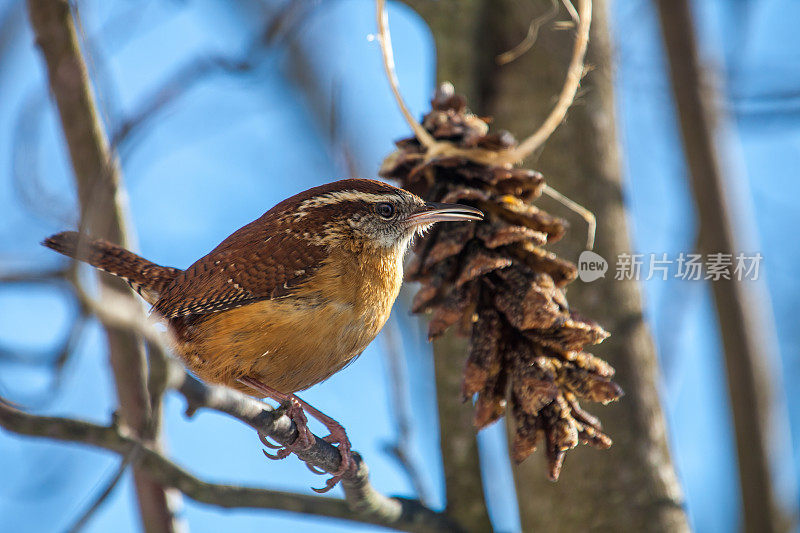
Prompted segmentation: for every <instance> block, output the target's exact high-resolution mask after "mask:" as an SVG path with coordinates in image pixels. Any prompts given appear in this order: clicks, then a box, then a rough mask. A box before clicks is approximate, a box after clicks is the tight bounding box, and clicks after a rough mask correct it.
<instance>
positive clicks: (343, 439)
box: [312, 413, 356, 494]
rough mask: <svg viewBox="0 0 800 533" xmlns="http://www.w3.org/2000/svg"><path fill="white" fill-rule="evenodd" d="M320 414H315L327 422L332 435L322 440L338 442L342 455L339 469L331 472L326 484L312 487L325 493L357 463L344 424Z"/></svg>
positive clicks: (334, 443)
mask: <svg viewBox="0 0 800 533" xmlns="http://www.w3.org/2000/svg"><path fill="white" fill-rule="evenodd" d="M319 415H321V416H317V415H316V414H315V416H316V418H318V419H319V420H320V422H322V423H323V424H325V426H326V427H327V428H328V431H330V435H328V436H327V437H324V438H323V439H322V440H324V441H325V442H327V443H330V444H333V445H337V444H338V449H339V455H340V456H341V463H340V464H339V469H338V470H336V471H335V472H331V476H332V477H331V478H329V479H328V480H327V481H326V482H325V486H324V487H322V488H319V489H317V488H314V487H312V490H314V491H315V492H318V493H320V494H323V493H325V492H328V491H329V490H331V489H332V488H333V487H335V486H336V484H337V483H339V482H340V481H341V480H342V478H343V477H344V475H345V474H346V473H347V471H348V470H350V468H352V467H354V466H355V464H356V463H355V461H354V460H353V454H352V453H351V451H350V450H351V445H350V439H349V438H347V433H346V432H345V430H344V428H343V427H342V425H341V424H339V423H338V422H337V421H335V420H333V419H332V418H330V417H328V416H326V415H322V414H321V413H319ZM312 471H313V470H312Z"/></svg>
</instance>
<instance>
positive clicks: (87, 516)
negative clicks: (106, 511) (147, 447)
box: [67, 444, 142, 533]
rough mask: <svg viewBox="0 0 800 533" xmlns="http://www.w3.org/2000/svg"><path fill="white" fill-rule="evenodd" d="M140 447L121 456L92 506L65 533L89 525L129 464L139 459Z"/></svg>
mask: <svg viewBox="0 0 800 533" xmlns="http://www.w3.org/2000/svg"><path fill="white" fill-rule="evenodd" d="M141 450H142V448H141V446H138V445H136V444H134V445H133V447H132V448H131V449H130V451H129V452H128V453H126V454H124V455H123V457H122V461H121V462H120V464H119V466H118V467H117V469H116V471H115V472H114V475H113V476H111V478H110V479H109V480H108V481H107V482H106V484H105V485H104V486H103V490H101V491H100V492H98V494H97V496H96V497H95V498H94V500H93V501H92V504H91V505H90V506H89V507H88V508H87V509H86V510H85V511H84V512H82V513H81V515H80V516H79V517H78V519H77V520H75V523H74V524H73V525H72V526H70V527H69V528H68V529H67V533H78V531H80V530H81V529H83V528H84V526H86V524H88V523H89V520H91V518H92V516H94V514H95V513H96V512H97V511H98V510H99V509H100V508H101V507H102V506H103V504H104V503H105V502H106V500H107V499H108V497H109V496H111V493H113V492H114V489H115V488H116V486H117V485H118V484H119V481H120V480H121V479H122V475H123V474H124V473H125V471H126V470H127V469H128V466H130V464H131V463H133V462H136V460H138V458H139V454H140V453H141Z"/></svg>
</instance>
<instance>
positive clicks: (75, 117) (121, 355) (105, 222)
mask: <svg viewBox="0 0 800 533" xmlns="http://www.w3.org/2000/svg"><path fill="white" fill-rule="evenodd" d="M27 4H28V14H29V18H30V22H31V26H32V28H33V31H34V33H35V35H36V42H37V44H38V46H39V48H40V49H41V52H42V56H43V58H44V61H45V64H46V67H47V74H48V81H49V85H50V90H51V91H52V94H53V96H54V98H55V101H56V104H57V109H58V113H59V117H60V119H61V128H62V130H63V132H64V137H65V139H66V142H67V147H68V148H69V154H70V161H71V163H72V168H73V171H74V178H75V183H76V185H77V189H78V199H79V200H80V206H81V223H82V225H84V226H85V227H87V228H90V230H91V232H92V233H93V234H95V235H97V236H98V237H102V238H105V239H108V240H110V241H112V242H115V243H119V244H123V245H124V244H125V240H126V237H127V235H126V233H127V232H126V228H125V221H124V213H123V207H122V202H121V182H122V177H121V173H120V170H119V167H118V164H117V161H116V159H115V157H114V154H113V152H112V151H111V149H110V147H109V144H108V140H107V138H106V135H105V132H104V131H103V126H102V124H101V121H100V120H99V116H98V110H97V106H96V105H95V100H94V94H93V92H92V87H91V84H90V82H89V76H88V72H87V67H86V62H85V61H84V58H83V55H82V53H81V47H80V45H79V42H78V35H77V31H76V28H75V21H74V20H73V16H72V13H71V12H70V4H69V2H67V1H66V0H28V2H27ZM101 280H102V285H101V287H102V288H103V289H104V290H107V289H109V288H110V289H115V290H120V289H122V288H124V290H129V289H128V288H127V287H126V285H125V282H124V281H122V280H120V279H111V277H110V276H107V275H106V276H102V277H101ZM106 332H107V338H108V347H109V361H110V363H111V367H112V369H113V371H114V379H115V384H116V389H117V396H118V399H119V410H120V414H121V416H122V419H123V421H124V422H125V424H127V425H128V426H129V427H130V428H131V429H132V430H133V431H135V432H136V433H137V435H139V436H141V437H142V438H145V439H147V440H148V442H153V444H154V445H155V446H157V444H158V441H157V435H155V434H149V433H148V432H149V431H150V430H152V429H153V428H155V426H154V425H153V424H152V421H151V420H150V418H151V416H150V415H151V410H150V401H149V400H150V399H149V395H148V392H147V389H146V379H145V373H146V368H147V361H146V358H145V353H144V349H143V346H142V342H141V340H140V339H138V338H137V337H136V336H135V335H134V334H133V333H131V332H130V331H126V330H119V329H114V328H107V329H106ZM134 482H135V484H136V493H137V497H138V502H139V510H140V513H141V515H142V522H143V524H144V526H145V529H146V530H147V531H148V533H157V532H158V533H171V532H172V531H174V530H175V520H174V517H173V513H172V509H171V505H170V502H169V501H168V499H167V494H166V492H165V491H164V490H163V488H162V487H160V486H159V485H158V484H157V483H154V482H153V481H152V478H150V477H148V476H141V475H139V473H138V472H137V471H136V470H134Z"/></svg>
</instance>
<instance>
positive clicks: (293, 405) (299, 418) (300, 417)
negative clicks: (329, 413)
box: [239, 377, 314, 459]
mask: <svg viewBox="0 0 800 533" xmlns="http://www.w3.org/2000/svg"><path fill="white" fill-rule="evenodd" d="M239 382H240V383H243V384H245V385H247V386H249V387H251V388H253V389H255V390H257V391H258V392H260V393H261V394H263V395H265V396H267V397H269V398H272V399H273V400H275V401H277V402H279V403H280V404H281V408H284V409H285V414H286V416H288V417H289V419H290V420H292V421H293V422H294V423H295V425H296V426H297V438H296V439H295V441H294V442H293V443H291V444H289V445H286V446H275V445H274V444H271V443H270V442H269V441H268V440H267V437H266V436H265V435H262V434H260V433H259V435H258V437H259V439H261V442H262V443H263V444H264V445H265V446H268V447H270V448H273V449H277V450H278V451H277V453H276V454H275V455H270V454H268V453H267V452H266V451H265V452H264V455H266V456H267V457H269V458H270V459H285V458H286V457H288V456H289V454H290V453H292V452H294V451H297V450H307V449H308V448H310V447H311V446H312V445H313V444H314V435H313V434H312V433H311V430H310V429H308V419H307V418H306V415H305V413H304V412H303V407H302V405H301V404H300V401H299V400H298V398H297V397H296V396H295V395H294V394H285V393H283V392H280V391H278V390H275V389H273V388H272V387H269V386H267V385H265V384H264V383H261V382H260V381H258V380H257V379H253V378H249V377H243V378H239Z"/></svg>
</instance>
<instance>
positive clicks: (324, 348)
mask: <svg viewBox="0 0 800 533" xmlns="http://www.w3.org/2000/svg"><path fill="white" fill-rule="evenodd" d="M482 217H483V214H482V213H481V212H480V211H479V210H478V209H475V208H473V207H469V206H464V205H458V204H439V203H431V202H425V201H424V200H422V198H420V197H418V196H416V195H414V194H412V193H410V192H408V191H405V190H403V189H399V188H397V187H393V186H391V185H388V184H386V183H383V182H379V181H374V180H367V179H347V180H342V181H336V182H333V183H329V184H327V185H322V186H319V187H314V188H312V189H309V190H307V191H305V192H301V193H299V194H297V195H295V196H292V197H291V198H288V199H286V200H284V201H282V202H280V203H279V204H277V205H276V206H275V207H273V208H272V209H270V210H269V211H267V212H266V213H264V215H262V216H261V217H260V218H258V219H257V220H255V221H253V222H251V223H250V224H247V225H246V226H244V227H242V228H241V229H239V230H237V231H236V232H234V233H233V234H231V235H230V236H229V237H228V238H227V239H225V240H224V241H222V243H220V244H219V246H217V247H216V248H214V249H213V250H212V251H211V252H210V253H209V254H208V255H206V256H204V257H202V258H200V259H199V260H198V261H197V262H195V263H194V264H193V265H191V266H190V267H189V268H187V269H186V270H180V269H177V268H171V267H164V266H160V265H157V264H155V263H151V262H150V261H148V260H146V259H144V258H142V257H140V256H138V255H136V254H134V253H132V252H130V251H128V250H126V249H124V248H122V247H120V246H117V245H114V244H112V243H109V242H107V241H102V240H91V239H88V238H86V237H84V236H81V235H79V234H78V233H76V232H70V231H67V232H62V233H58V234H56V235H53V236H52V237H49V238H47V239H46V240H45V241H44V242H43V244H44V245H45V246H47V247H48V248H51V249H53V250H55V251H57V252H60V253H62V254H64V255H67V256H70V257H73V258H75V259H78V260H81V261H85V262H87V263H89V264H90V265H92V266H95V267H97V268H99V269H101V270H104V271H106V272H109V273H111V274H114V275H116V276H119V277H121V278H123V279H125V280H126V281H127V282H128V283H129V284H130V286H131V287H132V288H133V289H134V290H135V291H136V292H137V293H138V294H139V295H140V296H142V298H144V299H145V300H146V301H147V302H148V303H150V304H151V305H152V306H153V307H152V311H153V313H156V314H157V316H158V317H160V318H162V319H163V320H164V321H166V323H167V324H168V328H169V330H170V333H171V334H172V335H171V337H172V338H173V343H174V350H175V352H176V353H177V354H178V355H179V356H180V357H181V359H182V360H183V361H184V363H185V364H186V366H187V367H188V368H189V370H191V371H192V372H193V373H194V374H196V375H197V376H198V377H199V378H200V379H202V380H204V381H206V382H209V383H214V384H222V385H226V386H228V387H232V388H234V389H237V390H239V391H242V392H245V393H247V394H250V395H253V396H256V397H270V398H273V399H275V400H277V401H278V402H281V403H286V406H287V414H288V416H290V417H291V418H292V419H293V420H294V422H295V423H296V425H297V428H298V432H299V433H298V438H297V440H296V441H295V442H294V443H293V444H291V445H290V446H287V447H285V448H283V449H282V450H281V451H280V452H279V453H278V456H277V457H279V458H283V457H286V456H287V455H288V454H289V453H291V452H292V451H296V450H297V449H302V448H307V447H308V446H310V445H311V444H313V436H311V433H310V431H309V430H308V428H307V426H306V418H305V414H304V411H305V412H306V413H308V414H310V415H312V416H314V417H315V418H317V419H319V420H320V421H321V422H322V423H323V424H325V426H326V427H327V428H328V430H329V431H330V433H331V434H330V435H329V436H328V437H326V438H325V440H326V441H328V442H331V443H333V444H338V445H339V452H340V454H341V456H342V461H341V466H340V468H339V470H338V471H337V472H333V475H334V477H333V478H331V479H330V480H328V483H327V487H326V489H324V490H328V489H330V488H331V487H333V486H334V485H335V484H336V482H338V480H339V479H341V476H342V475H343V474H344V473H345V472H346V471H347V470H348V468H349V467H350V466H351V464H352V459H351V454H350V443H349V440H348V439H347V435H346V433H345V431H344V429H343V428H342V426H341V425H339V424H338V423H337V422H336V421H335V420H333V419H332V418H330V417H328V416H326V415H324V414H323V413H321V412H320V411H318V410H317V409H315V408H314V407H312V406H311V405H309V404H307V403H306V402H304V401H303V400H301V399H300V398H298V397H297V396H296V395H295V393H296V392H298V391H302V390H304V389H307V388H308V387H310V386H312V385H314V384H316V383H319V382H321V381H323V380H325V379H327V378H328V377H330V376H331V375H333V374H334V373H336V372H338V371H339V370H341V369H342V368H344V367H345V366H346V365H347V364H348V363H350V362H351V361H352V360H353V359H354V358H355V357H357V356H358V355H359V354H361V352H362V351H364V349H365V348H366V347H367V345H368V344H369V343H370V342H371V341H372V340H373V339H374V338H375V336H376V335H377V334H378V332H379V331H380V330H381V328H382V327H383V325H384V324H385V323H386V320H387V318H388V317H389V312H390V310H391V307H392V304H393V303H394V301H395V298H397V294H398V292H399V290H400V285H401V283H402V279H403V256H404V254H405V252H406V250H407V249H408V247H409V243H410V242H411V240H412V238H413V237H414V235H415V233H418V232H422V231H425V230H426V229H428V228H429V227H430V226H431V225H432V224H434V223H436V222H443V221H473V220H481V218H482Z"/></svg>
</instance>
